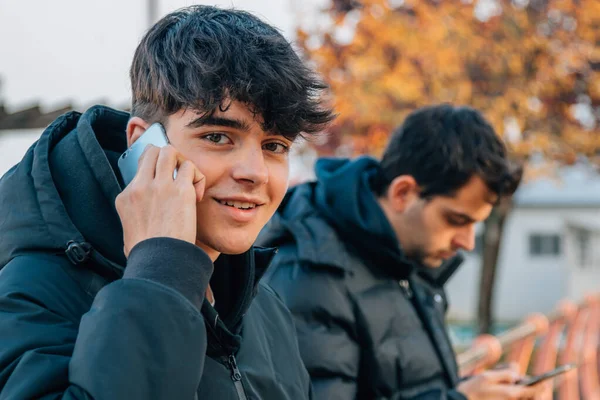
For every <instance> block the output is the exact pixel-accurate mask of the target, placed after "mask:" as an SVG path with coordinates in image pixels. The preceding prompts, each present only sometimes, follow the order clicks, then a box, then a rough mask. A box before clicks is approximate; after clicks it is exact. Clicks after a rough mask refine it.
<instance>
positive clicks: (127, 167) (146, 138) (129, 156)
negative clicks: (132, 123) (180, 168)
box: [118, 122, 177, 186]
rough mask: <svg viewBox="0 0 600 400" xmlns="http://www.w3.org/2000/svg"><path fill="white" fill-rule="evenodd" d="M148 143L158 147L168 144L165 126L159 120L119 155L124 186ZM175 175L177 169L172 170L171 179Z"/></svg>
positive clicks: (136, 167)
mask: <svg viewBox="0 0 600 400" xmlns="http://www.w3.org/2000/svg"><path fill="white" fill-rule="evenodd" d="M149 144H151V145H153V146H155V147H158V148H161V147H165V146H167V145H168V144H169V138H168V137H167V133H166V132H165V128H164V127H163V126H162V125H161V124H160V123H159V122H156V123H154V124H152V125H150V126H149V127H148V129H146V131H145V132H144V133H143V134H142V135H141V136H140V137H139V138H138V140H136V141H135V142H134V143H133V144H132V145H131V147H130V148H128V149H127V150H125V152H124V153H123V154H121V157H119V162H118V165H119V170H120V171H121V176H122V177H123V182H124V183H125V186H127V185H129V183H130V182H131V181H132V180H133V178H134V177H135V174H136V173H137V169H138V163H139V159H140V157H141V156H142V154H143V153H144V150H145V149H146V147H147V146H148V145H149ZM176 177H177V169H175V171H174V172H173V179H175V178H176Z"/></svg>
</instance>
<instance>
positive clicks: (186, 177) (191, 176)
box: [175, 160, 206, 202]
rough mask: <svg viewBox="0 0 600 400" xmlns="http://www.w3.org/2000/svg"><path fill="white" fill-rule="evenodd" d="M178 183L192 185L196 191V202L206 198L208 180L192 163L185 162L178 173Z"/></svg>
mask: <svg viewBox="0 0 600 400" xmlns="http://www.w3.org/2000/svg"><path fill="white" fill-rule="evenodd" d="M175 180H176V181H177V182H182V183H183V184H185V185H189V184H192V185H193V186H194V190H195V191H196V201H197V202H200V201H201V200H202V198H203V197H204V187H205V184H206V179H205V177H204V175H203V174H202V173H201V172H200V171H199V170H198V168H196V166H195V165H194V163H192V162H191V161H189V160H188V161H184V162H183V164H181V167H179V170H178V171H177V178H176V179H175Z"/></svg>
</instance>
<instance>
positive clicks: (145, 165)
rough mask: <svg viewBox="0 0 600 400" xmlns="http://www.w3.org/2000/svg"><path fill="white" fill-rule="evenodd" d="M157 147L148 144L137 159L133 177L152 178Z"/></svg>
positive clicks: (156, 157)
mask: <svg viewBox="0 0 600 400" xmlns="http://www.w3.org/2000/svg"><path fill="white" fill-rule="evenodd" d="M159 150H160V149H159V148H158V147H156V146H152V145H151V144H149V145H148V146H146V148H145V149H144V152H143V153H142V155H141V156H140V159H139V160H138V170H137V173H136V174H135V177H134V179H137V180H152V179H154V173H155V172H156V160H157V159H158V153H159Z"/></svg>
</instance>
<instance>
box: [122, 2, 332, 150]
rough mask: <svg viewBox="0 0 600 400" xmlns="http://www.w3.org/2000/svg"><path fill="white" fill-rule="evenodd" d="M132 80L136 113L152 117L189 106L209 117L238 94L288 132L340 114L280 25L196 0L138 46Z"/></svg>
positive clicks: (318, 126) (311, 128)
mask: <svg viewBox="0 0 600 400" xmlns="http://www.w3.org/2000/svg"><path fill="white" fill-rule="evenodd" d="M130 78H131V88H132V107H131V115H132V116H139V117H141V118H144V119H146V120H147V121H149V122H156V121H160V122H165V118H166V117H167V116H169V115H171V114H173V113H175V112H177V111H179V110H181V109H182V108H191V109H193V110H197V111H199V112H202V113H204V114H205V116H207V117H208V116H210V115H211V114H212V113H214V112H215V110H216V109H217V107H219V108H220V110H222V111H225V110H226V109H227V107H228V106H229V104H227V103H228V102H229V103H230V101H232V100H237V101H240V102H242V103H244V104H246V105H247V106H248V107H249V108H250V110H251V111H252V112H253V113H255V114H258V115H261V116H262V117H263V119H264V129H265V130H266V131H273V132H276V133H278V134H281V135H284V136H286V137H289V138H295V137H296V135H298V134H299V133H314V132H318V131H321V130H322V129H323V128H324V127H325V126H326V125H327V124H328V123H329V122H330V121H332V120H333V118H334V114H333V111H332V109H331V108H329V107H326V106H324V105H323V97H322V95H323V94H324V91H325V89H327V85H326V84H325V83H324V82H323V81H322V80H321V79H320V78H318V77H317V76H316V74H315V73H314V72H313V71H312V70H311V69H310V68H308V67H307V66H306V65H305V64H304V63H303V62H302V60H301V59H300V58H299V56H298V55H297V54H296V52H295V51H294V49H293V48H292V46H291V45H290V43H289V42H288V41H287V40H286V39H285V38H284V37H283V36H282V35H281V33H280V32H279V31H278V30H277V29H275V28H274V27H272V26H271V25H269V24H267V23H265V22H263V21H261V20H260V19H259V18H257V17H255V16H254V15H252V14H250V13H248V12H245V11H240V10H233V9H219V8H216V7H210V6H201V5H195V6H190V7H186V8H182V9H180V10H177V11H175V12H172V13H170V14H168V15H166V16H165V17H164V18H162V19H161V20H160V21H158V22H157V23H156V24H155V25H154V26H153V27H152V28H150V30H149V31H148V32H147V33H146V35H145V36H144V38H143V39H142V41H141V42H140V44H139V45H138V47H137V49H136V51H135V55H134V57H133V63H132V65H131V69H130Z"/></svg>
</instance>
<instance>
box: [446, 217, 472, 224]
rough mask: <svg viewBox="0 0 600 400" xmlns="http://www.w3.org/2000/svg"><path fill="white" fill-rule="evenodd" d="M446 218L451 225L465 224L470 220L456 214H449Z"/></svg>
mask: <svg viewBox="0 0 600 400" xmlns="http://www.w3.org/2000/svg"><path fill="white" fill-rule="evenodd" d="M446 219H447V221H448V223H449V224H450V225H454V226H463V225H466V224H467V223H468V221H466V220H465V219H464V218H461V217H456V216H448V217H447V218H446Z"/></svg>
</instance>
